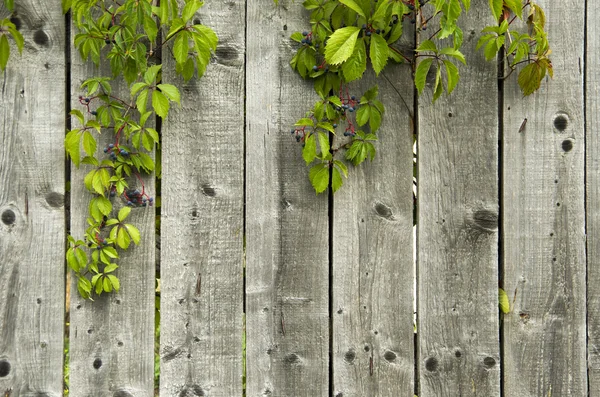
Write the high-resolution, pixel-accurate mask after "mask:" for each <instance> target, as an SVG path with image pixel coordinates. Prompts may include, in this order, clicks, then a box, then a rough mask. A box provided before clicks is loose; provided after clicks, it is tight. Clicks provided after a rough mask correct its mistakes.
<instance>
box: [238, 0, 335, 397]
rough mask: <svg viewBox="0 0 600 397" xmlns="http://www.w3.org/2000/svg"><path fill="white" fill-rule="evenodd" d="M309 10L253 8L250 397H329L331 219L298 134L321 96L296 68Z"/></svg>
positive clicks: (287, 5)
mask: <svg viewBox="0 0 600 397" xmlns="http://www.w3.org/2000/svg"><path fill="white" fill-rule="evenodd" d="M302 10H303V9H302V5H301V3H299V2H294V1H292V0H285V1H280V3H279V7H275V6H274V5H272V4H270V2H269V4H267V2H248V19H247V20H248V22H247V31H248V49H247V62H248V64H247V102H246V106H247V107H246V109H247V125H246V128H247V130H246V145H247V146H246V147H247V157H246V166H247V172H246V176H247V180H246V186H247V192H246V193H247V196H246V197H247V199H246V214H247V216H246V230H247V236H246V247H247V249H246V266H247V268H246V286H247V288H246V293H247V295H246V304H247V309H246V321H247V323H246V324H247V325H246V329H247V344H246V346H247V395H248V396H249V397H259V396H277V397H301V396H310V397H317V396H328V395H329V365H328V364H329V319H328V317H329V292H328V291H329V290H328V287H329V260H328V251H329V230H328V228H329V222H328V205H327V195H326V194H322V195H320V196H315V193H314V190H313V189H312V187H311V185H310V183H309V181H308V178H307V175H308V170H307V168H306V166H305V164H304V161H303V160H302V157H301V147H300V145H298V144H297V143H296V142H295V141H294V139H293V138H292V137H291V136H290V134H289V130H290V127H291V126H293V124H294V123H295V121H296V120H297V119H298V118H300V117H302V116H303V114H304V112H305V111H306V110H308V109H309V108H310V107H311V106H312V105H313V104H314V101H315V100H316V99H317V98H318V97H317V95H316V94H315V93H314V90H313V88H312V87H311V85H310V84H308V83H305V82H303V80H302V78H301V77H300V76H298V75H297V74H296V73H295V72H294V71H293V70H292V69H291V67H290V66H289V61H290V59H291V58H292V55H293V51H294V49H295V44H294V43H293V42H292V40H290V39H289V36H290V35H291V33H292V32H294V31H301V30H304V29H306V28H307V27H308V26H309V23H308V15H307V14H306V13H305V12H303V11H302Z"/></svg>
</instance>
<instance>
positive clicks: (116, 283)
mask: <svg viewBox="0 0 600 397" xmlns="http://www.w3.org/2000/svg"><path fill="white" fill-rule="evenodd" d="M106 277H107V278H108V279H109V280H110V283H111V284H112V286H113V288H114V289H115V291H117V292H119V288H121V283H120V282H119V279H118V278H117V277H116V276H114V275H112V274H109V275H107V276H106Z"/></svg>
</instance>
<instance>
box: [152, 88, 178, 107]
mask: <svg viewBox="0 0 600 397" xmlns="http://www.w3.org/2000/svg"><path fill="white" fill-rule="evenodd" d="M157 87H158V89H159V90H160V91H161V92H162V93H163V94H165V96H166V97H167V98H169V99H170V100H172V101H173V102H177V103H179V104H181V102H180V101H181V98H180V95H179V90H178V89H177V87H175V86H174V85H172V84H159V85H157Z"/></svg>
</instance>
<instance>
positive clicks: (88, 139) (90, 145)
mask: <svg viewBox="0 0 600 397" xmlns="http://www.w3.org/2000/svg"><path fill="white" fill-rule="evenodd" d="M83 150H85V152H86V153H87V154H89V155H90V156H93V155H94V153H96V140H95V139H94V137H93V136H92V134H91V133H90V132H89V131H85V132H84V133H83Z"/></svg>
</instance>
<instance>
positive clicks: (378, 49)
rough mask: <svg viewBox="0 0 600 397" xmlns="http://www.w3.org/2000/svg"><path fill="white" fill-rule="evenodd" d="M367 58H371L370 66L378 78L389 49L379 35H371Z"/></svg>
mask: <svg viewBox="0 0 600 397" xmlns="http://www.w3.org/2000/svg"><path fill="white" fill-rule="evenodd" d="M369 48H370V49H369V57H370V58H371V64H372V65H373V70H375V74H376V75H377V76H379V73H381V71H382V70H383V68H384V67H385V65H386V64H387V60H388V54H389V49H388V45H387V42H386V41H385V39H384V38H383V36H381V35H380V34H376V33H375V34H373V35H371V44H370V45H369Z"/></svg>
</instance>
